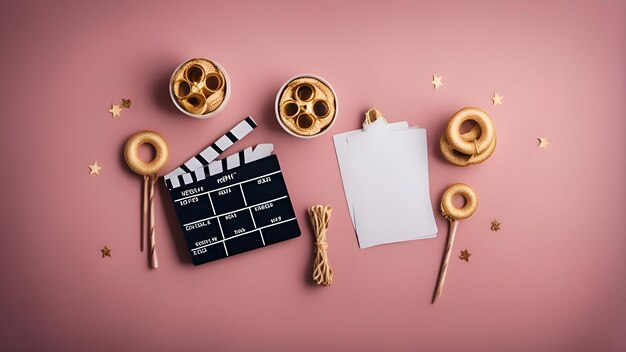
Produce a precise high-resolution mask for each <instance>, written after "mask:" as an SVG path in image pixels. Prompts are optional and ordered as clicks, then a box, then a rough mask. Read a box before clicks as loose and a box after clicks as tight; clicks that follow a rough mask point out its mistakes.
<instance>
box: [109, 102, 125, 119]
mask: <svg viewBox="0 0 626 352" xmlns="http://www.w3.org/2000/svg"><path fill="white" fill-rule="evenodd" d="M122 110H124V109H123V108H120V106H119V105H117V104H111V108H110V109H109V112H110V113H111V115H113V117H117V116H120V112H122Z"/></svg>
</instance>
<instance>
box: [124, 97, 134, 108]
mask: <svg viewBox="0 0 626 352" xmlns="http://www.w3.org/2000/svg"><path fill="white" fill-rule="evenodd" d="M132 103H133V102H132V101H130V99H122V107H123V108H124V109H130V106H131V104H132Z"/></svg>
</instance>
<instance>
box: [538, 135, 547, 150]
mask: <svg viewBox="0 0 626 352" xmlns="http://www.w3.org/2000/svg"><path fill="white" fill-rule="evenodd" d="M537 140H539V148H543V149H548V145H550V140H549V139H548V138H546V137H539V138H537Z"/></svg>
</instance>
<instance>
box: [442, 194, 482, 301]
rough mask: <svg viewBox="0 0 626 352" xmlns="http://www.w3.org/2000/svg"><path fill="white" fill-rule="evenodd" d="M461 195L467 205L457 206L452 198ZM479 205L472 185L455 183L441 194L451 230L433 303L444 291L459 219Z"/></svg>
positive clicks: (466, 216)
mask: <svg viewBox="0 0 626 352" xmlns="http://www.w3.org/2000/svg"><path fill="white" fill-rule="evenodd" d="M457 194H458V195H461V196H463V198H465V206H463V208H457V207H455V206H454V204H453V203H452V199H453V198H454V196H455V195H457ZM477 207H478V196H477V195H476V192H474V190H473V189H472V187H470V186H468V185H466V184H463V183H455V184H453V185H450V186H448V188H447V189H446V190H445V192H443V195H442V196H441V213H443V216H444V217H445V218H446V219H448V220H449V221H450V230H449V231H448V240H447V241H446V249H445V251H444V255H443V260H442V261H441V269H439V278H438V279H437V286H436V287H435V294H434V295H433V303H435V301H436V300H437V298H439V297H440V296H441V292H442V291H443V282H444V280H445V279H446V272H447V271H448V263H449V262H450V253H451V252H452V246H453V245H454V237H455V236H456V229H457V227H458V226H459V221H460V220H464V219H467V218H469V217H470V216H472V214H474V212H475V211H476V208H477Z"/></svg>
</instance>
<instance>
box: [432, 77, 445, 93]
mask: <svg viewBox="0 0 626 352" xmlns="http://www.w3.org/2000/svg"><path fill="white" fill-rule="evenodd" d="M430 83H432V85H433V86H435V90H437V89H439V87H441V86H443V83H442V82H441V76H436V75H433V80H432V81H430Z"/></svg>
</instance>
